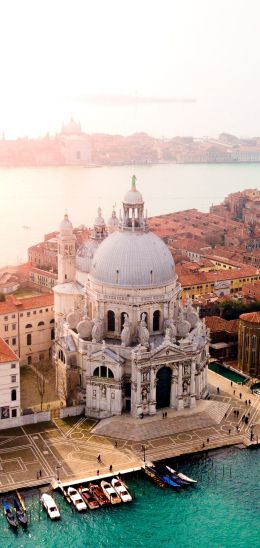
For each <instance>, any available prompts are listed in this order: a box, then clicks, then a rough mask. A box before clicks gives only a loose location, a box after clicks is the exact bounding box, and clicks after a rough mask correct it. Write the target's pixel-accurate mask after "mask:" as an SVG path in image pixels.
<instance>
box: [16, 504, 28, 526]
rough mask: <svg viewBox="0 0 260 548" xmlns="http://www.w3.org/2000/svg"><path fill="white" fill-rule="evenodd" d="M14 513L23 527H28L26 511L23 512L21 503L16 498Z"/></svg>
mask: <svg viewBox="0 0 260 548" xmlns="http://www.w3.org/2000/svg"><path fill="white" fill-rule="evenodd" d="M14 513H15V515H16V517H17V520H18V521H19V523H20V524H21V525H22V527H24V528H25V527H27V525H28V516H27V514H26V512H25V510H23V508H22V506H21V504H20V502H19V501H18V499H17V498H14Z"/></svg>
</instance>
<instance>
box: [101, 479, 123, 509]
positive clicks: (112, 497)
mask: <svg viewBox="0 0 260 548" xmlns="http://www.w3.org/2000/svg"><path fill="white" fill-rule="evenodd" d="M100 486H101V489H102V490H103V493H104V495H106V497H107V499H108V500H109V502H111V504H119V503H120V502H121V498H120V497H119V496H118V494H117V493H116V491H115V489H114V487H112V485H111V483H108V481H101V483H100Z"/></svg>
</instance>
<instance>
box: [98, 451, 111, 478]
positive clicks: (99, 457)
mask: <svg viewBox="0 0 260 548" xmlns="http://www.w3.org/2000/svg"><path fill="white" fill-rule="evenodd" d="M97 461H98V462H99V464H101V463H102V461H101V455H98V456H97ZM112 470H113V465H112V464H110V466H109V472H112ZM97 476H99V470H97Z"/></svg>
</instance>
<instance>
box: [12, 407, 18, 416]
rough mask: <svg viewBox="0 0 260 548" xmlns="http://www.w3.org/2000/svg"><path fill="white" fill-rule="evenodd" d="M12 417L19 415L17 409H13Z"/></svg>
mask: <svg viewBox="0 0 260 548" xmlns="http://www.w3.org/2000/svg"><path fill="white" fill-rule="evenodd" d="M12 417H13V418H14V417H17V409H12Z"/></svg>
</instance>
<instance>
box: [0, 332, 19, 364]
mask: <svg viewBox="0 0 260 548" xmlns="http://www.w3.org/2000/svg"><path fill="white" fill-rule="evenodd" d="M18 360H19V358H18V357H17V356H16V354H15V353H14V352H13V351H12V350H11V348H10V346H8V344H6V342H5V341H4V340H3V339H2V338H1V337H0V363H6V362H11V361H18Z"/></svg>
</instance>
